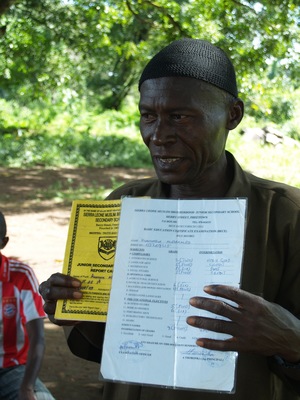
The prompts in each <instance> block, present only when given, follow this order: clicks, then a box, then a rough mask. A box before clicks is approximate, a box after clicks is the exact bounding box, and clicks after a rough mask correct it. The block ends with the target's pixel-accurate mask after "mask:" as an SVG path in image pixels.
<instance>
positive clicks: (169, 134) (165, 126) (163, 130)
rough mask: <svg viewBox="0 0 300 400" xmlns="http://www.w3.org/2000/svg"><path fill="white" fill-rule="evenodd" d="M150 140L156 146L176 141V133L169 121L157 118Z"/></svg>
mask: <svg viewBox="0 0 300 400" xmlns="http://www.w3.org/2000/svg"><path fill="white" fill-rule="evenodd" d="M151 140H152V142H153V144H155V145H156V146H162V145H166V144H171V143H175V142H176V133H175V131H174V127H172V125H171V123H170V122H169V121H167V120H165V119H158V120H157V123H156V125H155V129H154V131H153V133H152V136H151Z"/></svg>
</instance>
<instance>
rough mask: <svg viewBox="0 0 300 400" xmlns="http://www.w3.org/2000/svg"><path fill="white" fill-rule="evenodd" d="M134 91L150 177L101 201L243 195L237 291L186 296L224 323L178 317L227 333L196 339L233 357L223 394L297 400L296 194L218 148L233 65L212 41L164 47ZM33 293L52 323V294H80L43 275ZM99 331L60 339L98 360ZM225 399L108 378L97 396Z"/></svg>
mask: <svg viewBox="0 0 300 400" xmlns="http://www.w3.org/2000/svg"><path fill="white" fill-rule="evenodd" d="M139 89H140V103H139V109H140V115H141V118H140V129H141V134H142V138H143V140H144V142H145V144H146V146H147V147H148V148H149V151H150V153H151V156H152V161H153V164H154V167H155V170H156V173H157V177H158V179H146V180H141V181H135V182H132V183H129V184H126V185H124V186H123V187H121V188H119V189H117V190H116V191H114V192H113V193H112V194H111V195H110V196H109V199H117V198H120V197H121V196H123V195H131V196H135V197H138V196H151V197H153V198H165V199H179V198H180V199H200V198H216V197H219V198H224V197H227V198H228V197H230V198H233V197H246V198H248V219H247V229H246V237H245V251H244V263H243V274H242V282H241V289H236V288H232V287H228V286H223V285H218V286H215V285H212V286H210V287H208V288H206V289H205V290H206V291H207V293H209V294H211V295H213V296H214V299H211V298H210V299H208V298H204V297H201V296H199V297H194V298H192V299H190V304H191V305H192V306H194V307H196V308H199V309H204V310H208V311H212V312H213V313H215V314H218V315H221V316H223V317H226V318H227V319H226V320H220V319H214V318H212V319H210V318H201V317H196V316H193V315H191V316H189V317H188V318H187V323H188V324H189V325H191V326H194V327H196V328H201V329H206V330H209V331H215V332H223V333H227V334H229V335H231V336H232V338H231V339H227V340H209V339H203V338H201V337H199V339H198V340H197V344H198V345H199V346H201V347H203V348H206V349H212V350H218V351H237V352H238V353H239V357H238V363H237V381H236V382H237V383H236V392H235V394H232V395H231V396H230V398H231V399H234V400H245V399H249V400H250V399H251V400H254V399H255V400H271V399H277V400H292V399H293V400H296V399H298V400H299V399H300V394H299V393H300V391H299V388H300V321H299V319H298V318H299V316H300V294H299V289H300V246H299V238H300V190H298V189H295V188H292V187H289V186H286V185H284V184H279V183H275V182H271V181H267V180H263V179H260V178H257V177H254V176H253V175H251V174H249V173H246V172H244V171H243V170H242V169H241V167H240V166H239V165H238V163H237V161H236V160H235V159H234V157H233V156H232V155H231V154H229V153H228V152H226V151H225V144H226V139H227V135H228V132H229V131H230V130H232V129H234V128H236V127H237V125H238V124H239V123H240V121H241V120H242V117H243V102H242V101H241V100H240V99H239V98H238V92H237V87H236V79H235V71H234V68H233V66H232V64H231V62H230V60H229V59H228V57H227V56H226V55H225V53H224V52H223V51H222V50H220V49H219V48H218V47H215V46H213V45H212V44H210V43H208V42H206V41H202V40H195V39H183V40H178V41H175V42H173V43H171V44H170V45H169V46H167V47H166V48H164V49H162V50H161V51H160V52H159V53H158V54H156V55H155V56H154V57H153V59H152V60H150V62H149V63H148V65H147V66H146V67H145V69H144V71H143V73H142V75H141V78H140V82H139ZM40 291H41V293H42V294H43V297H44V299H45V301H46V304H45V308H44V309H45V311H46V312H47V313H48V314H49V316H50V318H51V320H52V321H53V322H55V323H59V324H63V322H58V321H55V319H54V318H53V314H54V311H55V304H56V300H57V299H59V298H80V297H81V296H82V295H81V292H80V282H79V281H78V280H76V279H73V278H71V277H66V276H64V275H61V274H56V275H53V276H51V277H50V278H49V280H48V281H47V282H44V283H43V284H42V285H41V287H40ZM226 299H229V300H231V301H233V302H235V303H236V304H237V306H236V307H233V306H230V305H228V304H227V303H226ZM223 300H225V301H223ZM103 334H104V324H95V323H79V324H77V325H74V326H73V328H69V329H68V345H69V347H70V349H71V350H72V351H73V352H74V353H75V354H76V355H78V356H80V357H84V358H87V359H90V360H94V361H98V362H99V360H100V357H101V350H102V349H101V346H102V340H103ZM200 335H201V333H200V332H199V336H200ZM199 374H201V371H199ZM297 390H298V394H297ZM226 396H227V397H228V395H226V394H220V393H216V392H210V393H207V392H201V391H187V390H185V391H183V390H173V389H165V388H160V387H146V386H135V385H126V384H116V383H106V384H105V387H104V393H103V399H104V400H107V399H109V400H115V399H120V400H127V399H128V400H150V399H151V400H153V399H159V400H167V399H168V400H169V399H172V400H177V399H178V400H179V399H180V400H182V399H185V400H194V399H197V400H209V399H213V400H218V399H225V398H226Z"/></svg>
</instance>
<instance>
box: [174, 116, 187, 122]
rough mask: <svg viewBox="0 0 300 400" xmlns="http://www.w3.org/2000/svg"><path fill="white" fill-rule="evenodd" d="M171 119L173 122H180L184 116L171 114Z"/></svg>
mask: <svg viewBox="0 0 300 400" xmlns="http://www.w3.org/2000/svg"><path fill="white" fill-rule="evenodd" d="M172 118H173V119H174V120H175V121H180V120H182V119H184V118H186V115H182V114H173V115H172Z"/></svg>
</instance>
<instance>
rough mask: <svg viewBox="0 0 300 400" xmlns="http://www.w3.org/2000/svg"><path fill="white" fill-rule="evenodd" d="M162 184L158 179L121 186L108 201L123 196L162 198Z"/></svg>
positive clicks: (141, 180) (142, 180)
mask: <svg viewBox="0 0 300 400" xmlns="http://www.w3.org/2000/svg"><path fill="white" fill-rule="evenodd" d="M161 195H162V184H161V182H160V181H159V180H158V179H157V178H145V179H138V180H134V181H131V182H128V183H125V184H124V185H122V186H120V187H119V188H117V189H116V190H114V191H113V192H112V193H111V194H110V195H109V196H108V197H107V199H119V198H121V197H122V196H134V197H140V196H150V197H160V196H161Z"/></svg>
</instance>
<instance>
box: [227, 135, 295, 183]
mask: <svg viewBox="0 0 300 400" xmlns="http://www.w3.org/2000/svg"><path fill="white" fill-rule="evenodd" d="M227 149H228V150H229V151H231V152H232V153H233V154H234V156H235V157H236V159H237V160H238V162H239V163H240V165H241V166H242V167H243V168H244V169H246V170H247V171H249V172H252V173H253V174H254V175H257V176H260V177H262V178H265V179H270V180H274V181H278V182H284V183H287V184H289V185H292V186H296V187H299V188H300V165H299V164H300V142H299V146H291V145H289V144H279V145H277V146H273V145H262V144H260V143H258V142H255V141H247V140H246V139H244V138H243V137H242V136H240V135H239V134H238V133H237V132H232V133H231V134H230V135H229V138H228V142H227Z"/></svg>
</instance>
